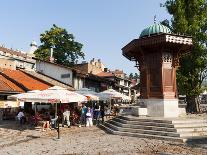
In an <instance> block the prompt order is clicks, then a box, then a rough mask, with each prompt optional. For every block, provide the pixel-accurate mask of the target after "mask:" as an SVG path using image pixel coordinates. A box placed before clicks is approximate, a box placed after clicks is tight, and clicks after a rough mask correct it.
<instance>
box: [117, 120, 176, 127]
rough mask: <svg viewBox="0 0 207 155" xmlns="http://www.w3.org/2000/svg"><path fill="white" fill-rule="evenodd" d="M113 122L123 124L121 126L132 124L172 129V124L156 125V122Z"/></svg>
mask: <svg viewBox="0 0 207 155" xmlns="http://www.w3.org/2000/svg"><path fill="white" fill-rule="evenodd" d="M113 120H114V121H117V122H120V123H123V124H132V125H143V126H158V127H167V128H174V125H173V124H170V123H157V122H151V121H147V122H145V121H141V122H140V121H127V120H123V119H120V118H114V119H113Z"/></svg>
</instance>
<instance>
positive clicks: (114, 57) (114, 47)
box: [0, 0, 170, 74]
mask: <svg viewBox="0 0 207 155" xmlns="http://www.w3.org/2000/svg"><path fill="white" fill-rule="evenodd" d="M164 2H165V0H102V1H101V0H2V1H1V9H0V44H3V45H4V46H5V47H7V48H12V49H18V50H22V51H28V50H29V49H30V46H29V45H30V43H31V41H32V40H34V41H36V42H37V44H38V45H40V44H41V43H40V34H41V33H44V32H45V31H46V30H49V29H50V28H51V27H52V25H53V24H56V25H57V26H59V27H61V28H65V29H66V30H67V31H68V32H69V33H72V34H73V35H74V36H75V41H78V42H80V43H82V44H83V49H82V51H83V52H84V53H85V61H90V60H91V59H92V58H95V59H101V61H102V62H103V63H104V64H105V66H106V67H107V68H109V69H110V70H114V69H120V70H123V71H124V72H125V73H127V74H129V73H136V72H137V68H136V67H134V66H135V62H131V61H129V60H128V59H126V58H125V57H124V56H122V51H121V49H122V47H124V46H125V45H126V44H128V43H129V42H130V41H131V40H133V39H136V38H138V37H139V35H140V33H141V31H142V30H143V29H144V28H146V27H148V26H150V25H152V24H153V22H154V15H156V17H157V18H156V20H157V22H159V21H162V20H164V19H170V15H169V14H168V13H167V11H166V9H165V8H163V7H160V3H164Z"/></svg>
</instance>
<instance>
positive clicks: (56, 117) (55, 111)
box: [55, 103, 57, 118]
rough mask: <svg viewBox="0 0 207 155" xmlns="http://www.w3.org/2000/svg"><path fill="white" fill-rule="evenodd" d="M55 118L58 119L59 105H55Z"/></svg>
mask: <svg viewBox="0 0 207 155" xmlns="http://www.w3.org/2000/svg"><path fill="white" fill-rule="evenodd" d="M55 118H57V103H56V104H55Z"/></svg>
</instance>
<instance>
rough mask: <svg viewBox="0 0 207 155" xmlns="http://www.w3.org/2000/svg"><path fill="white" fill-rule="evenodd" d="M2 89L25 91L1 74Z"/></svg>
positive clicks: (2, 90) (0, 88)
mask: <svg viewBox="0 0 207 155" xmlns="http://www.w3.org/2000/svg"><path fill="white" fill-rule="evenodd" d="M0 91H1V92H5V91H6V92H24V90H23V89H22V88H20V87H18V86H17V85H16V84H14V83H13V82H11V81H9V80H8V79H6V78H5V77H4V76H2V75H0Z"/></svg>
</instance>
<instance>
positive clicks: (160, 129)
mask: <svg viewBox="0 0 207 155" xmlns="http://www.w3.org/2000/svg"><path fill="white" fill-rule="evenodd" d="M108 122H110V123H111V124H114V125H116V126H118V127H124V128H133V129H144V130H156V131H167V132H176V131H177V130H176V129H175V128H167V127H159V126H143V125H133V124H122V123H120V122H116V121H114V120H109V121H108Z"/></svg>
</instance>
